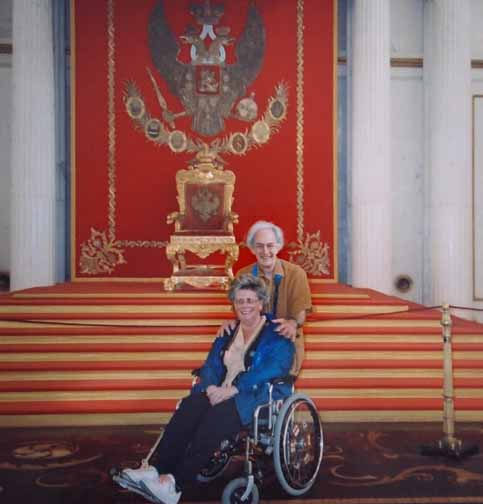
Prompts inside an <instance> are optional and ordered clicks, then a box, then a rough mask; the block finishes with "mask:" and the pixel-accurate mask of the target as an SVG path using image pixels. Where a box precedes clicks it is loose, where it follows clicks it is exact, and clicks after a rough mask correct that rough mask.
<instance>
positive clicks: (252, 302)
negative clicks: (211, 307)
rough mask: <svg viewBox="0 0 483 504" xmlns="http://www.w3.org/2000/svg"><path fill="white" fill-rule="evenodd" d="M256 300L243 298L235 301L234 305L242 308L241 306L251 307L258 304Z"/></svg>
mask: <svg viewBox="0 0 483 504" xmlns="http://www.w3.org/2000/svg"><path fill="white" fill-rule="evenodd" d="M258 301H259V300H258V298H246V299H243V298H240V299H235V301H234V303H235V304H236V305H237V306H242V305H245V304H246V305H248V306H252V305H255V304H257V303H258Z"/></svg>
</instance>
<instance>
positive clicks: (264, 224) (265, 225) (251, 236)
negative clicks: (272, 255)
mask: <svg viewBox="0 0 483 504" xmlns="http://www.w3.org/2000/svg"><path fill="white" fill-rule="evenodd" d="M262 229H270V230H272V231H273V234H274V235H275V239H276V240H277V243H278V244H279V245H280V248H283V244H284V240H283V231H282V230H281V229H280V228H279V227H278V226H276V225H275V224H274V223H273V222H268V221H263V220H260V221H257V222H255V224H252V226H251V228H250V229H249V230H248V233H247V240H246V241H247V245H248V247H249V248H250V250H255V235H256V234H257V233H258V231H261V230H262Z"/></svg>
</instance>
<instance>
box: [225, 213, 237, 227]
mask: <svg viewBox="0 0 483 504" xmlns="http://www.w3.org/2000/svg"><path fill="white" fill-rule="evenodd" d="M238 217H239V215H238V214H237V213H236V212H230V213H227V214H226V215H225V222H229V223H231V224H238Z"/></svg>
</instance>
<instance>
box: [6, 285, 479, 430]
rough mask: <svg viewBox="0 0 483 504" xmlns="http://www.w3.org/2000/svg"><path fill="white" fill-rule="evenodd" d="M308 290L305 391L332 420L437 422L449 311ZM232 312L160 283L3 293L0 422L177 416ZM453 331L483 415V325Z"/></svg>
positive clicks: (469, 392) (461, 386) (462, 324)
mask: <svg viewBox="0 0 483 504" xmlns="http://www.w3.org/2000/svg"><path fill="white" fill-rule="evenodd" d="M311 287H312V291H313V303H314V310H313V313H312V314H311V315H310V317H309V320H308V323H307V324H306V327H305V334H306V350H307V352H306V360H305V362H304V368H303V371H302V374H301V376H300V378H299V380H298V381H297V389H298V390H303V391H305V392H307V393H308V394H309V395H311V396H312V397H313V398H314V400H315V402H316V404H317V405H318V406H319V408H320V409H321V411H327V412H331V414H332V413H334V415H332V418H337V417H339V418H350V419H351V420H352V421H357V419H358V418H366V419H367V418H369V419H371V418H372V419H377V418H386V419H391V418H392V416H391V415H393V416H394V415H401V414H402V412H407V415H408V416H407V417H405V418H407V419H411V415H413V416H415V417H417V418H419V419H421V418H423V417H424V418H429V417H430V418H433V419H434V418H436V417H437V416H438V412H440V411H441V409H442V398H441V395H442V390H441V388H442V362H443V353H442V337H441V324H440V319H441V313H440V311H439V310H428V309H425V308H424V307H421V306H418V305H415V304H414V303H408V302H406V301H404V300H401V299H398V298H396V297H392V296H385V295H383V294H381V293H378V292H375V291H371V290H370V289H352V288H350V287H347V286H340V285H322V284H318V283H312V284H311ZM422 308H424V309H422ZM231 317H232V312H231V309H230V307H229V305H228V303H227V301H226V293H223V292H213V291H209V292H189V293H165V292H162V291H161V288H160V286H159V285H158V284H156V283H153V284H147V285H146V284H131V283H124V282H120V283H107V282H100V283H99V285H97V283H96V282H94V283H90V284H82V285H80V284H78V285H74V284H62V285H60V286H54V287H52V288H36V289H29V290H27V291H23V292H19V293H13V294H12V295H9V296H2V298H0V426H1V425H2V418H5V422H6V423H5V425H7V424H9V425H11V422H12V421H13V420H12V419H13V418H20V417H25V418H26V419H29V418H31V419H32V420H31V421H32V422H35V421H36V419H37V420H38V421H39V422H43V421H44V420H43V418H44V417H50V416H53V417H55V416H56V415H57V416H59V418H60V417H62V415H65V418H64V420H65V421H69V418H70V417H69V415H73V416H74V417H75V419H76V421H78V420H77V419H79V418H82V417H83V415H84V417H85V418H87V417H89V416H90V415H94V416H95V415H100V416H102V414H103V413H106V417H103V418H110V419H112V418H113V416H112V415H123V414H126V415H134V416H142V415H143V414H146V415H148V414H156V412H159V413H163V414H170V413H171V412H172V411H173V408H174V405H175V404H176V401H177V398H179V397H180V396H181V395H183V394H185V392H186V390H187V389H188V388H189V386H190V383H191V376H190V370H191V369H192V368H195V367H198V366H199V365H200V364H201V362H202V361H203V360H204V358H205V355H206V352H207V350H208V348H209V346H210V344H211V342H212V340H213V338H214V337H215V334H216V331H217V329H218V327H219V324H220V322H221V321H222V320H225V319H229V318H231ZM7 319H8V320H7ZM26 319H35V320H34V321H32V322H29V321H28V320H26ZM452 334H453V364H454V384H455V391H456V396H457V400H456V408H457V409H458V413H459V414H460V415H463V417H465V418H471V419H472V420H474V419H476V420H483V413H482V412H483V404H482V399H481V398H483V327H482V326H481V325H479V324H475V323H471V322H468V321H464V320H462V319H458V318H453V327H452ZM147 397H149V399H147ZM345 412H347V415H345ZM358 412H360V414H359V413H358ZM430 412H433V413H431V414H430ZM36 415H37V416H36ZM344 415H345V416H344ZM357 415H360V416H357ZM421 415H423V416H421ZM465 415H466V416H465ZM478 415H479V416H478ZM96 418H97V417H96ZM126 418H134V417H132V416H131V417H126ZM28 421H29V420H26V421H25V422H28ZM60 421H63V420H60ZM106 421H107V420H106ZM25 422H24V423H22V422H21V423H22V425H23V424H26V423H25Z"/></svg>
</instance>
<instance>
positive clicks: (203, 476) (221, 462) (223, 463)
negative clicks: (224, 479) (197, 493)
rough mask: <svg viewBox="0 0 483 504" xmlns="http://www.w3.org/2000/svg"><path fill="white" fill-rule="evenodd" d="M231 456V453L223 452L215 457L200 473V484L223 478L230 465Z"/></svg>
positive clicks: (197, 477) (198, 478)
mask: <svg viewBox="0 0 483 504" xmlns="http://www.w3.org/2000/svg"><path fill="white" fill-rule="evenodd" d="M230 460H231V456H230V454H229V453H226V452H221V453H217V454H215V455H213V457H212V458H211V459H210V461H209V462H208V464H207V465H206V467H203V469H202V470H201V471H200V472H199V473H198V475H197V476H196V479H197V480H198V481H199V482H200V483H209V482H210V481H213V480H214V479H216V478H218V477H219V476H221V475H222V474H223V473H224V472H225V470H226V468H227V467H228V465H229V464H230Z"/></svg>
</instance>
